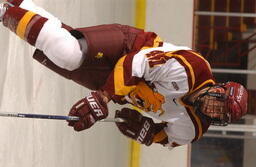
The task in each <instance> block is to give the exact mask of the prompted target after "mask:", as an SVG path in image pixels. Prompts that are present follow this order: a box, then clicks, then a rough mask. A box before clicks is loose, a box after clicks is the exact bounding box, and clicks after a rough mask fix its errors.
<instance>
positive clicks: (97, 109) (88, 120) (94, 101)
mask: <svg viewBox="0 0 256 167" xmlns="http://www.w3.org/2000/svg"><path fill="white" fill-rule="evenodd" d="M69 116H77V117H79V118H80V119H79V121H68V125H69V126H72V127H73V128H74V130H75V131H81V130H84V129H88V128H90V127H91V126H92V125H93V124H94V123H95V122H96V121H98V120H101V119H104V118H106V117H107V116H108V108H107V103H106V102H104V100H103V98H102V97H101V95H100V94H99V93H98V92H91V94H90V95H89V96H87V97H85V98H83V99H81V100H79V101H78V102H77V103H76V104H75V105H73V107H72V108H71V110H70V112H69Z"/></svg>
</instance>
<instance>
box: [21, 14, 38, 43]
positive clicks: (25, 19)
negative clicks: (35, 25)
mask: <svg viewBox="0 0 256 167" xmlns="http://www.w3.org/2000/svg"><path fill="white" fill-rule="evenodd" d="M35 15H36V14H35V13H33V12H31V11H28V12H27V13H26V14H25V15H24V16H23V17H22V18H21V20H20V21H19V24H18V26H17V29H16V34H17V35H18V36H19V37H20V38H21V39H24V38H25V33H26V28H27V25H28V23H29V22H30V20H31V19H32V17H33V16H35Z"/></svg>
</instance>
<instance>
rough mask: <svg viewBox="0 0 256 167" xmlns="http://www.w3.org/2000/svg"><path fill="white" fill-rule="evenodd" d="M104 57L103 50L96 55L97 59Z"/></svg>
mask: <svg viewBox="0 0 256 167" xmlns="http://www.w3.org/2000/svg"><path fill="white" fill-rule="evenodd" d="M102 57H103V53H102V52H98V53H97V55H96V56H95V58H96V59H100V58H102Z"/></svg>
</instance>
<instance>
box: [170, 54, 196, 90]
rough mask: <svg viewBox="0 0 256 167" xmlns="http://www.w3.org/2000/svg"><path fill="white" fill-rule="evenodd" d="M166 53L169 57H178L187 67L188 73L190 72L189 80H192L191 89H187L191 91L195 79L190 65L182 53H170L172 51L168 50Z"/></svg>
mask: <svg viewBox="0 0 256 167" xmlns="http://www.w3.org/2000/svg"><path fill="white" fill-rule="evenodd" d="M166 55H167V56H169V57H176V58H179V59H180V60H181V61H182V62H183V63H184V64H185V65H186V66H187V67H188V69H189V73H190V76H191V82H192V84H191V89H190V90H189V92H191V91H192V90H193V89H194V86H195V81H196V79H195V73H194V70H193V67H192V65H191V64H190V63H189V62H188V61H187V60H186V59H185V58H184V57H183V56H182V55H178V54H172V52H168V53H166Z"/></svg>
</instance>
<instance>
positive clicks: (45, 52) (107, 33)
mask: <svg viewBox="0 0 256 167" xmlns="http://www.w3.org/2000/svg"><path fill="white" fill-rule="evenodd" d="M0 21H2V22H3V25H4V26H5V27H7V28H8V29H10V30H11V31H13V32H14V33H16V34H17V35H18V36H19V37H20V38H22V39H23V40H25V41H27V42H28V43H29V44H31V45H33V46H35V47H36V48H37V49H36V50H35V53H34V55H33V58H35V59H36V60H37V61H39V62H40V63H42V64H43V65H44V66H46V67H48V68H50V69H51V70H53V71H54V72H56V73H58V74H60V75H62V76H64V77H66V78H67V79H71V80H73V81H75V82H77V83H79V84H81V85H83V86H85V87H87V88H89V89H91V90H94V91H92V92H91V94H90V95H88V96H87V97H85V98H83V99H81V100H80V101H78V102H77V103H76V104H75V105H74V106H73V107H72V108H71V110H70V113H69V115H72V116H78V117H79V118H80V120H79V121H69V126H72V127H73V128H74V130H76V131H81V130H84V129H88V128H90V127H91V126H92V125H93V124H94V123H95V122H96V121H98V120H101V119H104V118H106V117H107V116H108V107H107V103H108V102H109V101H110V100H112V101H114V102H116V103H119V104H127V103H130V104H132V105H134V106H135V107H136V108H137V109H140V110H142V111H144V112H146V113H147V114H148V115H150V116H151V117H153V118H155V120H154V121H153V120H152V118H150V117H148V116H144V115H142V114H141V113H140V112H138V111H137V110H134V109H130V108H123V109H122V110H120V111H116V115H115V116H116V117H119V118H123V119H124V120H125V122H122V123H116V125H117V127H118V128H119V130H120V131H121V133H123V134H124V135H126V136H128V137H130V138H132V139H134V140H137V141H138V142H140V143H142V144H145V145H147V146H149V145H151V144H152V143H160V144H162V145H163V146H167V147H176V146H179V145H183V144H188V143H191V142H194V141H196V140H198V139H200V138H201V137H202V135H203V133H205V132H206V131H207V129H208V127H209V126H210V125H211V124H215V125H227V124H228V123H231V122H233V121H236V120H238V119H240V118H241V117H242V116H243V115H245V114H246V112H247V96H248V95H247V91H246V89H245V88H244V87H243V86H242V85H240V84H239V83H235V82H227V83H215V81H214V78H213V75H212V72H211V68H210V65H209V63H208V62H207V61H206V60H205V59H204V58H203V57H202V56H201V55H200V54H199V53H197V52H195V51H193V50H191V49H190V48H187V47H180V46H175V45H172V44H170V43H166V42H163V41H162V40H161V39H160V38H159V37H158V36H157V35H156V34H155V33H153V32H144V31H143V30H141V29H137V28H134V27H130V26H126V25H120V24H110V25H99V26H94V27H86V28H72V27H70V26H67V25H65V24H63V23H61V21H60V20H59V19H58V18H56V17H54V16H52V15H51V14H50V13H48V12H47V11H45V10H44V9H42V8H41V7H38V6H36V5H35V4H34V3H33V2H32V1H31V0H8V1H7V2H4V3H2V4H1V6H0Z"/></svg>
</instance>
